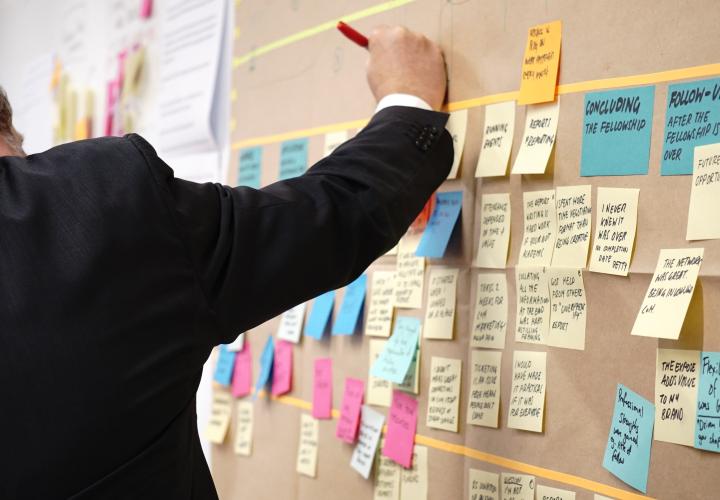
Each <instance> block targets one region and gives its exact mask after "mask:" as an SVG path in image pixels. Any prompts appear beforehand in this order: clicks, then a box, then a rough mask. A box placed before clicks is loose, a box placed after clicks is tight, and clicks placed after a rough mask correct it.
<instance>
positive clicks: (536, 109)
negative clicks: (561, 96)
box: [512, 101, 560, 174]
mask: <svg viewBox="0 0 720 500" xmlns="http://www.w3.org/2000/svg"><path fill="white" fill-rule="evenodd" d="M559 118H560V101H555V102H550V103H547V104H533V105H532V106H528V107H527V111H526V112H525V131H524V132H523V138H522V142H521V143H520V149H519V150H518V153H517V156H516V157H515V163H513V167H512V173H513V174H542V173H545V168H546V167H547V163H548V159H549V158H550V153H551V152H552V149H553V146H554V144H555V135H556V132H557V126H558V120H559Z"/></svg>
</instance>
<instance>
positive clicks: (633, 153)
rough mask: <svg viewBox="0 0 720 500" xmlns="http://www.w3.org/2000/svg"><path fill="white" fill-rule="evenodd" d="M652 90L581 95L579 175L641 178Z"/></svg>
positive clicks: (646, 159) (646, 152)
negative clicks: (581, 136) (581, 128)
mask: <svg viewBox="0 0 720 500" xmlns="http://www.w3.org/2000/svg"><path fill="white" fill-rule="evenodd" d="M654 101H655V87H654V86H648V87H636V88H630V89H619V90H608V91H604V92H590V93H587V94H585V110H584V122H583V139H582V156H581V158H580V175H581V176H583V177H587V176H596V175H645V174H647V171H648V163H649V161H650V136H651V134H652V120H653V105H654Z"/></svg>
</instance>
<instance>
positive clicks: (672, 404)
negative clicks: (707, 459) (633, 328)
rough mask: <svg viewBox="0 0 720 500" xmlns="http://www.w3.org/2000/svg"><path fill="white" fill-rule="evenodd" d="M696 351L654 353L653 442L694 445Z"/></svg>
mask: <svg viewBox="0 0 720 500" xmlns="http://www.w3.org/2000/svg"><path fill="white" fill-rule="evenodd" d="M699 383H700V351H691V350H682V349H658V350H657V366H656V368H655V430H654V438H655V439H656V440H657V441H666V442H668V443H676V444H684V445H686V446H693V445H694V444H695V423H696V420H697V419H696V415H697V404H698V385H699Z"/></svg>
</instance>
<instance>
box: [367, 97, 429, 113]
mask: <svg viewBox="0 0 720 500" xmlns="http://www.w3.org/2000/svg"><path fill="white" fill-rule="evenodd" d="M390 106H408V107H410V108H420V109H426V110H428V111H432V110H433V109H432V107H431V106H430V105H429V104H428V103H427V102H425V101H424V100H423V99H420V98H419V97H418V96H414V95H410V94H388V95H386V96H385V97H383V98H382V99H380V102H378V105H377V107H376V108H375V112H376V113H377V112H378V111H380V110H382V109H385V108H389V107H390Z"/></svg>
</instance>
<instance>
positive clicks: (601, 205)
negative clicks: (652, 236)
mask: <svg viewBox="0 0 720 500" xmlns="http://www.w3.org/2000/svg"><path fill="white" fill-rule="evenodd" d="M597 193H598V195H597V198H598V199H597V207H598V214H597V216H596V219H595V237H594V238H593V244H592V249H593V250H592V255H591V256H590V266H589V269H590V271H593V272H595V273H605V274H615V275H617V276H627V275H628V272H629V270H630V260H631V259H632V249H633V244H634V242H635V228H636V226H637V208H638V196H639V195H640V190H639V189H625V188H603V187H599V188H598V191H597Z"/></svg>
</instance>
